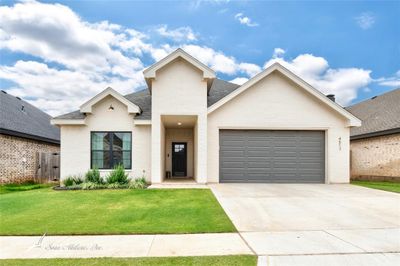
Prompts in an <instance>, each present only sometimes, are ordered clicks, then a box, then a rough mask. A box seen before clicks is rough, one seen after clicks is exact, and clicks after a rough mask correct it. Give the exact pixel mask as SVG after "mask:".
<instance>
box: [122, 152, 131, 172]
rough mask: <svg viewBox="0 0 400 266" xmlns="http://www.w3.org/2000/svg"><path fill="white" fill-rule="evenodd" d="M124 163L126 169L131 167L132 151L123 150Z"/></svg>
mask: <svg viewBox="0 0 400 266" xmlns="http://www.w3.org/2000/svg"><path fill="white" fill-rule="evenodd" d="M122 163H123V164H124V167H125V169H131V152H130V151H124V152H123V154H122Z"/></svg>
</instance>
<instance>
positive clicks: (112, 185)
mask: <svg viewBox="0 0 400 266" xmlns="http://www.w3.org/2000/svg"><path fill="white" fill-rule="evenodd" d="M128 186H129V184H119V183H112V184H108V185H107V188H109V189H118V188H128Z"/></svg>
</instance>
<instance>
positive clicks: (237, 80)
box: [229, 77, 249, 85]
mask: <svg viewBox="0 0 400 266" xmlns="http://www.w3.org/2000/svg"><path fill="white" fill-rule="evenodd" d="M248 80H249V79H248V78H244V77H238V78H235V79H232V80H231V81H229V82H232V83H235V84H238V85H242V84H244V83H245V82H246V81H248Z"/></svg>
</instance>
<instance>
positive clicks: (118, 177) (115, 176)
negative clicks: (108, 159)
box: [107, 164, 129, 185]
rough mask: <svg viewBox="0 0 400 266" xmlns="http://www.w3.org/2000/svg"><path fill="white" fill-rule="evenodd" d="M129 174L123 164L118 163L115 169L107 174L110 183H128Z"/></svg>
mask: <svg viewBox="0 0 400 266" xmlns="http://www.w3.org/2000/svg"><path fill="white" fill-rule="evenodd" d="M128 182H129V180H128V174H127V173H125V168H124V166H123V165H122V164H118V165H116V166H115V167H114V169H113V170H112V171H111V172H110V174H109V175H108V176H107V183H108V184H115V183H117V184H120V185H123V184H128Z"/></svg>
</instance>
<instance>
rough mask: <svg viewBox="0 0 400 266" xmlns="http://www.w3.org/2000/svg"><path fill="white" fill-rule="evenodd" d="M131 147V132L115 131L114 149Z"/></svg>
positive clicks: (126, 149)
mask: <svg viewBox="0 0 400 266" xmlns="http://www.w3.org/2000/svg"><path fill="white" fill-rule="evenodd" d="M130 149H131V133H114V143H113V150H125V151H128V150H130Z"/></svg>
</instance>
